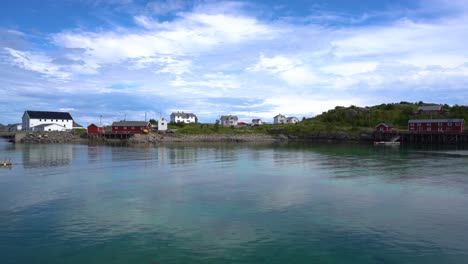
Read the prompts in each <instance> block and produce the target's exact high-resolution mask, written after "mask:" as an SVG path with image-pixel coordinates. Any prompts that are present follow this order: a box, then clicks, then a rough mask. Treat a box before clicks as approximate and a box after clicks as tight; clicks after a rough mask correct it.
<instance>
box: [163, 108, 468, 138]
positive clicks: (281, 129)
mask: <svg viewBox="0 0 468 264" xmlns="http://www.w3.org/2000/svg"><path fill="white" fill-rule="evenodd" d="M421 105H427V104H425V103H423V102H417V103H409V102H400V103H393V104H381V105H376V106H370V107H357V106H353V105H352V106H350V107H342V106H337V107H335V109H332V110H329V111H327V112H324V113H322V114H320V115H318V116H316V117H313V118H303V119H302V122H300V123H298V124H295V125H272V124H265V125H261V126H240V127H224V126H222V125H220V124H219V122H216V123H215V124H200V123H196V124H184V123H177V124H174V123H171V124H169V129H170V130H173V131H177V133H182V134H249V133H252V134H287V135H297V136H303V135H311V134H317V133H343V134H358V133H361V132H372V131H373V130H374V127H375V126H376V125H378V124H379V123H390V124H392V125H394V126H395V127H396V128H398V129H406V128H407V126H408V120H409V119H431V118H432V119H437V118H464V119H465V120H468V106H459V105H454V106H449V105H444V106H443V109H444V110H445V111H446V112H445V113H444V114H441V115H439V114H433V115H417V114H415V113H416V112H417V109H418V106H421Z"/></svg>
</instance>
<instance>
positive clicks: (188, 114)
mask: <svg viewBox="0 0 468 264" xmlns="http://www.w3.org/2000/svg"><path fill="white" fill-rule="evenodd" d="M171 116H178V117H181V118H190V117H197V116H196V115H194V114H192V113H184V112H182V113H179V112H177V113H172V114H171Z"/></svg>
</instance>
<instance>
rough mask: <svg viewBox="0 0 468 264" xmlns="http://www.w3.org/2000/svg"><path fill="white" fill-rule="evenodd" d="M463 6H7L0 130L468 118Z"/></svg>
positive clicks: (49, 2) (116, 1) (315, 0)
mask: <svg viewBox="0 0 468 264" xmlns="http://www.w3.org/2000/svg"><path fill="white" fill-rule="evenodd" d="M467 42H468V1H467V0H420V1H418V0H411V1H409V0H379V1H375V0H327V1H325V0H308V1H307V0H303V1H280V0H270V1H240V2H236V1H226V2H221V1H201V0H198V1H179V0H172V1H166V0H163V1H143V0H81V1H78V0H76V1H75V0H63V1H56V0H30V1H26V0H6V1H2V8H1V9H0V92H1V95H0V123H4V124H5V123H14V122H20V120H21V116H22V114H23V112H24V110H48V111H69V112H70V113H71V114H72V116H73V117H74V118H75V120H77V121H78V122H79V123H81V124H82V125H88V124H89V123H93V122H99V119H100V116H101V115H102V120H103V123H104V124H109V123H111V122H112V121H113V120H121V119H124V118H126V119H127V120H143V119H144V118H145V113H146V114H147V117H148V118H155V119H157V118H159V116H160V114H161V115H162V116H165V117H169V115H170V113H171V112H173V111H185V112H193V113H195V114H197V115H198V117H199V120H200V121H201V122H209V123H213V122H214V121H215V119H216V118H218V117H219V116H220V115H226V114H232V115H238V116H239V118H240V119H241V120H242V121H250V120H251V119H252V118H262V119H264V120H265V121H270V122H271V121H272V117H273V116H274V115H276V114H278V113H282V114H285V115H288V116H297V117H299V118H302V117H303V116H306V117H312V116H314V115H316V114H320V113H321V112H323V111H326V110H328V109H331V108H334V107H335V106H337V105H341V106H349V105H351V104H353V105H358V106H366V105H374V104H380V103H390V102H400V101H410V102H416V101H420V100H422V101H425V102H435V103H448V104H467V98H468V46H467Z"/></svg>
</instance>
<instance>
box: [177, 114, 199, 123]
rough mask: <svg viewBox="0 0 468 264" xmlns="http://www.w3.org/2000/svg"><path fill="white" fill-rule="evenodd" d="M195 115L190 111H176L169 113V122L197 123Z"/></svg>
mask: <svg viewBox="0 0 468 264" xmlns="http://www.w3.org/2000/svg"><path fill="white" fill-rule="evenodd" d="M197 121H198V119H197V116H196V115H194V114H192V113H184V112H181V113H179V112H177V113H172V114H171V123H187V124H188V123H197Z"/></svg>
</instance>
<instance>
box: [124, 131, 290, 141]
mask: <svg viewBox="0 0 468 264" xmlns="http://www.w3.org/2000/svg"><path fill="white" fill-rule="evenodd" d="M282 139H283V138H281V137H278V136H270V135H261V134H204V135H189V134H169V133H168V134H154V133H152V134H149V135H135V136H133V137H132V138H130V139H129V142H130V143H158V142H234V143H241V142H275V141H278V140H282Z"/></svg>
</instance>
